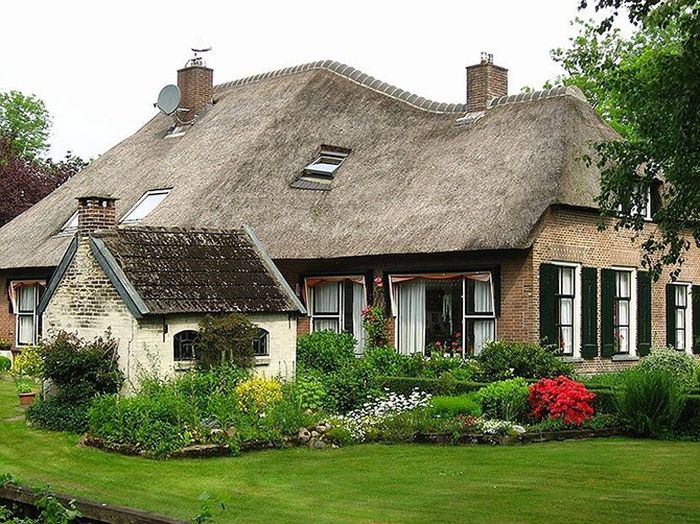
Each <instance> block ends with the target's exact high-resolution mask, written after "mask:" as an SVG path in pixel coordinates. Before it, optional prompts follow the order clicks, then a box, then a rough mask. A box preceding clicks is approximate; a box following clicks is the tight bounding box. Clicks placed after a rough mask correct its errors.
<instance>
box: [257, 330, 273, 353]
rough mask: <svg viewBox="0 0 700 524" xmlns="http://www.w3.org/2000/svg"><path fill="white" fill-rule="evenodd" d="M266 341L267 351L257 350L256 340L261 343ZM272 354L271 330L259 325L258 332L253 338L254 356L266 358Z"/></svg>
mask: <svg viewBox="0 0 700 524" xmlns="http://www.w3.org/2000/svg"><path fill="white" fill-rule="evenodd" d="M261 341H264V346H265V351H264V352H263V353H258V352H257V350H256V347H255V346H256V342H258V343H260V342H261ZM269 356H270V332H269V331H268V330H267V329H265V328H262V327H258V332H257V334H256V335H255V338H254V339H253V357H255V358H264V357H269Z"/></svg>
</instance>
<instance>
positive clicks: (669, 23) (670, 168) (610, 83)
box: [552, 0, 700, 277]
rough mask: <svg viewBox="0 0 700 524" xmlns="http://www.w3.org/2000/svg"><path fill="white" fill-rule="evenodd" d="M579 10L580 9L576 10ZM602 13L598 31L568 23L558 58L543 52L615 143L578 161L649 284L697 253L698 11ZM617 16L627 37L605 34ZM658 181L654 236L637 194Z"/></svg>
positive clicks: (678, 6)
mask: <svg viewBox="0 0 700 524" xmlns="http://www.w3.org/2000/svg"><path fill="white" fill-rule="evenodd" d="M585 5H586V2H585V1H582V2H581V6H583V7H585ZM595 7H596V9H608V10H610V9H612V14H610V15H609V16H608V17H607V18H605V19H604V20H603V22H602V23H599V24H595V23H593V22H582V21H580V20H577V21H576V24H577V25H578V27H579V33H578V35H577V36H575V37H573V38H572V39H571V46H570V47H569V48H568V49H557V50H554V51H553V52H552V56H553V58H554V60H555V61H557V62H559V63H560V64H561V65H562V66H563V68H564V70H565V72H566V73H565V76H564V77H563V78H562V79H560V80H561V81H563V83H565V84H568V85H576V86H578V87H579V88H581V89H582V90H583V91H584V93H585V94H586V95H587V96H588V98H589V100H590V101H591V102H592V104H593V105H594V106H595V108H596V109H597V111H598V112H599V114H600V115H601V116H602V117H603V118H604V119H606V120H607V121H609V122H610V123H611V125H612V126H613V128H614V129H615V130H616V131H618V133H620V135H621V138H622V139H623V140H612V141H608V142H603V143H599V144H596V146H595V149H596V152H597V155H595V158H589V159H587V160H588V161H590V162H595V163H596V164H597V166H598V167H599V168H600V170H601V175H602V176H601V194H600V196H599V202H598V203H599V206H600V209H601V213H602V214H603V215H604V216H609V217H614V218H615V227H617V228H622V229H629V230H631V231H634V232H636V233H637V235H638V236H640V238H641V242H642V245H643V247H644V255H643V260H642V262H643V264H644V265H645V266H647V267H649V268H651V269H652V271H653V273H654V275H655V276H656V277H658V276H659V275H660V274H661V272H662V271H663V268H664V267H665V266H670V267H672V268H673V269H672V275H676V274H678V271H679V269H678V265H679V264H682V262H683V261H684V255H685V253H686V251H687V250H688V249H689V248H690V246H691V245H692V244H693V243H695V244H697V245H700V2H698V1H697V0H677V1H669V2H659V1H658V0H597V2H596V5H595ZM622 8H625V9H627V10H628V14H629V18H630V21H631V22H632V23H634V24H637V25H638V29H637V31H636V32H635V33H634V34H633V35H632V36H631V37H624V36H623V35H622V34H621V33H620V31H619V30H617V29H615V28H613V27H612V21H613V20H614V18H615V17H616V16H619V14H618V11H619V10H620V9H622ZM657 181H663V182H664V183H663V185H662V186H661V189H660V192H661V195H660V196H661V200H662V202H663V206H662V208H661V209H660V211H659V212H658V213H657V214H656V216H655V222H656V223H657V224H658V227H657V228H645V222H644V218H643V217H642V216H641V215H640V214H636V213H631V212H625V213H620V211H619V210H620V209H624V210H633V209H635V208H636V209H643V208H644V206H645V204H646V197H647V192H648V191H649V190H650V189H652V187H655V185H656V184H657Z"/></svg>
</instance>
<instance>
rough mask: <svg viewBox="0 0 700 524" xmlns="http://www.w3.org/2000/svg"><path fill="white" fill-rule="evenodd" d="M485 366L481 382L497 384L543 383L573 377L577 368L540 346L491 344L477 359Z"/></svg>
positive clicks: (513, 343)
mask: <svg viewBox="0 0 700 524" xmlns="http://www.w3.org/2000/svg"><path fill="white" fill-rule="evenodd" d="M476 358H477V361H478V362H479V364H480V365H481V368H482V371H481V380H484V381H495V380H503V379H507V378H511V377H522V378H529V379H540V378H544V377H555V376H558V375H567V376H568V375H571V373H572V372H573V365H572V364H569V363H567V362H563V361H562V360H561V359H560V358H559V357H557V356H556V355H555V354H554V353H553V352H552V351H550V350H548V349H546V348H543V347H542V346H539V345H538V344H525V343H522V342H503V341H497V342H490V343H489V344H487V345H486V347H485V348H484V349H483V350H482V351H481V353H480V354H479V355H478V356H477V357H476Z"/></svg>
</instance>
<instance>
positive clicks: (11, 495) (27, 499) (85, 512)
mask: <svg viewBox="0 0 700 524" xmlns="http://www.w3.org/2000/svg"><path fill="white" fill-rule="evenodd" d="M51 495H53V496H54V497H56V499H58V500H59V501H60V502H61V504H64V505H67V504H68V503H70V502H71V501H73V503H74V504H75V507H76V508H77V509H78V511H80V514H81V517H80V518H79V521H81V522H89V523H95V524H186V523H187V522H189V521H186V520H178V519H174V518H171V517H166V516H164V515H158V514H157V513H151V512H147V511H141V510H137V509H132V508H127V507H125V506H115V505H112V504H101V503H99V502H93V501H92V500H88V499H85V498H82V497H71V496H70V495H66V494H63V493H53V492H52V493H51ZM41 496H43V495H38V494H37V493H35V492H34V490H32V489H31V488H29V487H26V486H0V505H2V503H3V502H5V501H6V502H9V503H15V504H19V505H21V506H24V507H25V508H28V509H32V508H33V509H36V505H35V503H36V501H37V499H38V498H40V497H41Z"/></svg>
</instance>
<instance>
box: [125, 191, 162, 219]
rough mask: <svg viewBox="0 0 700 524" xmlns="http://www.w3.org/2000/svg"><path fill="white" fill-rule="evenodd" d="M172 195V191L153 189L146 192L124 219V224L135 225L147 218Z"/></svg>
mask: <svg viewBox="0 0 700 524" xmlns="http://www.w3.org/2000/svg"><path fill="white" fill-rule="evenodd" d="M169 193H170V189H152V190H151V191H146V192H145V193H144V194H143V196H142V197H141V198H139V200H138V202H136V204H134V207H132V208H131V209H130V210H129V212H128V213H127V214H126V215H124V218H122V220H121V223H122V224H133V223H135V222H140V221H141V220H143V219H144V218H146V217H147V216H148V215H149V214H151V212H152V211H153V210H154V209H155V208H157V207H158V205H159V204H160V203H161V202H162V201H163V200H165V197H167V196H168V194H169Z"/></svg>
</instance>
